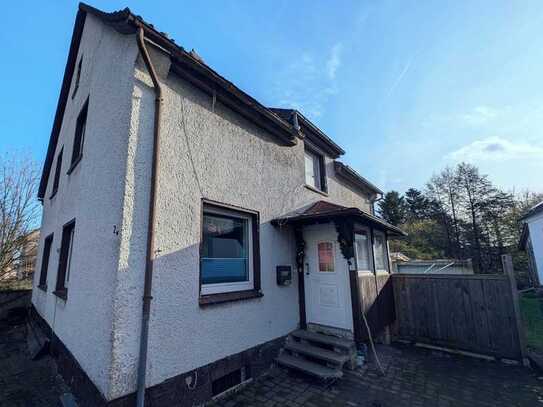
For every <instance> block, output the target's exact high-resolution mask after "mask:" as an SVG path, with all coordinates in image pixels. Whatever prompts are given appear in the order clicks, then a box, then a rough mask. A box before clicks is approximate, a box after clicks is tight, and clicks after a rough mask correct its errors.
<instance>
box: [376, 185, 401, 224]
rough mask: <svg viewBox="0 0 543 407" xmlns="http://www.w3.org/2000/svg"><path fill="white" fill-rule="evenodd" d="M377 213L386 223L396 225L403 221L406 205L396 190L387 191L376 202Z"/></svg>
mask: <svg viewBox="0 0 543 407" xmlns="http://www.w3.org/2000/svg"><path fill="white" fill-rule="evenodd" d="M378 206H379V214H380V215H381V217H382V218H383V219H384V220H386V221H387V222H388V223H390V224H392V225H395V226H398V225H401V224H402V223H404V222H405V220H406V212H407V207H406V204H405V199H404V197H403V196H401V195H400V194H399V193H398V192H397V191H390V192H387V193H386V194H385V196H384V198H383V199H381V200H380V201H379V202H378Z"/></svg>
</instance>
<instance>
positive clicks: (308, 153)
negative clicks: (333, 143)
mask: <svg viewBox="0 0 543 407" xmlns="http://www.w3.org/2000/svg"><path fill="white" fill-rule="evenodd" d="M304 160H305V183H306V185H307V186H308V187H310V188H311V189H316V190H317V191H321V192H327V187H326V171H325V168H324V156H323V155H322V154H319V153H317V152H315V151H313V150H308V149H306V150H305V158H304Z"/></svg>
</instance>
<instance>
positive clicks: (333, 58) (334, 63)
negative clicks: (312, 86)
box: [326, 42, 343, 80]
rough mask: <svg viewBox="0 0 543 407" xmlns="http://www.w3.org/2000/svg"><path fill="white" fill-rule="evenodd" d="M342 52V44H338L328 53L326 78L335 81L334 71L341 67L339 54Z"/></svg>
mask: <svg viewBox="0 0 543 407" xmlns="http://www.w3.org/2000/svg"><path fill="white" fill-rule="evenodd" d="M342 50H343V44H342V43H341V42H338V43H337V44H335V45H334V46H333V47H332V51H331V52H330V58H329V59H328V61H327V62H326V69H327V70H328V77H329V78H330V79H332V80H333V79H336V71H337V70H338V68H339V67H340V66H341V52H342Z"/></svg>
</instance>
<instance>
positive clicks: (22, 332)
mask: <svg viewBox="0 0 543 407" xmlns="http://www.w3.org/2000/svg"><path fill="white" fill-rule="evenodd" d="M25 338H26V327H25V325H18V326H10V325H8V324H7V323H6V322H5V321H0V406H2V407H34V406H36V407H37V406H44V407H45V406H47V407H50V406H57V402H58V400H59V397H60V395H61V394H62V393H65V392H67V391H68V387H67V386H66V385H65V384H64V382H63V381H62V379H61V378H60V376H58V375H56V374H55V371H56V368H55V363H54V362H53V360H52V359H51V358H50V357H44V358H42V359H40V360H38V361H32V360H30V357H29V354H28V350H27V348H26V339H25Z"/></svg>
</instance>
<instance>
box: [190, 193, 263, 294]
mask: <svg viewBox="0 0 543 407" xmlns="http://www.w3.org/2000/svg"><path fill="white" fill-rule="evenodd" d="M257 223H258V217H257V216H256V215H255V214H254V213H246V212H243V211H238V210H233V209H230V208H224V207H220V206H215V205H211V204H208V203H204V211H203V220H202V244H201V253H200V274H201V275H200V278H201V294H203V295H206V294H217V293H225V292H233V291H244V290H253V289H258V288H260V287H255V269H258V264H259V263H258V262H259V259H258V258H257V256H255V252H256V251H257V250H255V247H256V245H257V244H258V242H257V240H258V237H257V233H255V231H256V227H257V226H258V225H257ZM255 265H256V266H257V267H255ZM257 272H258V271H257Z"/></svg>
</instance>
